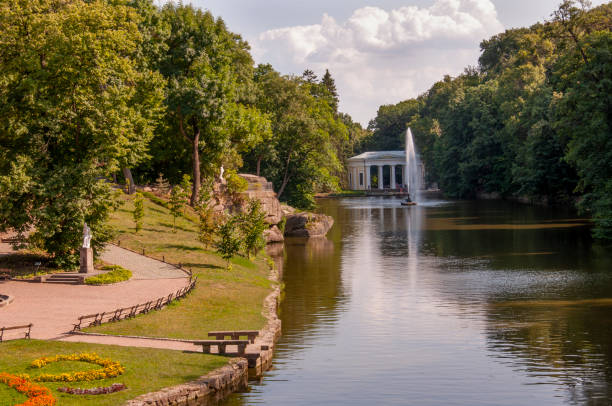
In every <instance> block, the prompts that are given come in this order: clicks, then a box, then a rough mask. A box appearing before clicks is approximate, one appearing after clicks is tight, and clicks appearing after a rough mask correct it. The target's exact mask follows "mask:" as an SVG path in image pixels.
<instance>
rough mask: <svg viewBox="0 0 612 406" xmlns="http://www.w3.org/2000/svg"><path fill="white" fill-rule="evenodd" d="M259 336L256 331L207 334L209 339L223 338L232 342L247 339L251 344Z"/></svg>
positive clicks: (212, 332)
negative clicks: (228, 338) (242, 338)
mask: <svg viewBox="0 0 612 406" xmlns="http://www.w3.org/2000/svg"><path fill="white" fill-rule="evenodd" d="M258 335H259V331H257V330H243V331H211V332H210V333H208V336H209V337H215V339H216V340H224V339H225V337H230V338H231V339H232V340H239V339H240V337H248V340H249V342H250V343H251V344H253V343H254V342H255V337H257V336H258Z"/></svg>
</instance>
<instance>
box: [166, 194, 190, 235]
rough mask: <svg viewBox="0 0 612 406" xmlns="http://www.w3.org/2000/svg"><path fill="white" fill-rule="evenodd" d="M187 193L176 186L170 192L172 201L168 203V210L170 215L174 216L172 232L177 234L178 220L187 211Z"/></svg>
mask: <svg viewBox="0 0 612 406" xmlns="http://www.w3.org/2000/svg"><path fill="white" fill-rule="evenodd" d="M186 195H187V192H186V191H185V190H184V189H183V188H182V187H181V186H180V185H176V186H174V187H173V188H172V191H171V192H170V200H169V201H168V208H169V209H170V214H172V232H173V233H174V232H176V218H177V217H179V216H181V214H183V210H184V209H185V196H186Z"/></svg>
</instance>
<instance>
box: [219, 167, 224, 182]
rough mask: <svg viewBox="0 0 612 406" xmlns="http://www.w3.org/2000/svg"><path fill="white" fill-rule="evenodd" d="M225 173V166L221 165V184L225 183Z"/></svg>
mask: <svg viewBox="0 0 612 406" xmlns="http://www.w3.org/2000/svg"><path fill="white" fill-rule="evenodd" d="M223 172H225V169H223V165H221V175H219V180H220V181H221V183H223Z"/></svg>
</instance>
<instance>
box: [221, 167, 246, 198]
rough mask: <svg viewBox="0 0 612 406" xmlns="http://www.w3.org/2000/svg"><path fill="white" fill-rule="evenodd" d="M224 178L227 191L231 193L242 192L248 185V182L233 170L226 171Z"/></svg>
mask: <svg viewBox="0 0 612 406" xmlns="http://www.w3.org/2000/svg"><path fill="white" fill-rule="evenodd" d="M225 180H226V182H227V191H228V192H229V193H230V194H232V195H237V194H238V193H242V192H244V191H246V190H247V189H248V187H249V182H247V180H246V179H244V178H243V177H241V176H240V175H238V174H237V173H236V171H233V170H228V171H227V172H226V175H225Z"/></svg>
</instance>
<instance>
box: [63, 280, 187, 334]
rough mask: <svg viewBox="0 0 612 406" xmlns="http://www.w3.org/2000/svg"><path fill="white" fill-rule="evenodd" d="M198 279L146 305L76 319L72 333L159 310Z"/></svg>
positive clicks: (184, 292) (184, 293)
mask: <svg viewBox="0 0 612 406" xmlns="http://www.w3.org/2000/svg"><path fill="white" fill-rule="evenodd" d="M197 280H198V278H197V277H196V278H193V277H191V278H189V283H188V284H187V285H186V286H185V287H184V288H181V289H179V290H177V291H176V292H173V293H170V294H169V295H168V296H163V297H160V298H157V299H154V300H150V301H148V302H146V303H141V304H137V305H134V306H130V307H122V308H120V309H115V310H112V311H109V312H102V313H95V314H88V315H85V316H81V317H79V318H78V320H79V322H78V323H75V324H74V328H73V329H72V331H73V332H74V331H80V330H81V328H84V327H92V326H99V325H101V324H104V323H112V322H116V321H121V320H125V319H131V318H133V317H136V316H137V315H139V314H146V313H149V312H150V311H153V310H159V309H161V308H162V307H164V306H166V305H168V304H170V303H172V302H173V301H176V300H178V299H180V298H182V297H183V296H185V295H186V294H187V293H189V292H190V291H191V290H192V289H193V288H194V287H195V285H196V282H197Z"/></svg>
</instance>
